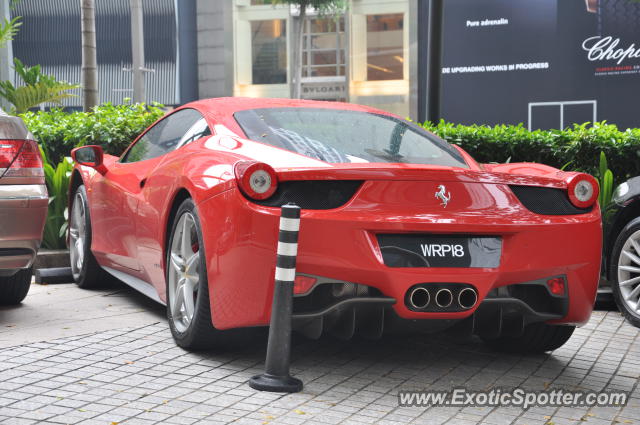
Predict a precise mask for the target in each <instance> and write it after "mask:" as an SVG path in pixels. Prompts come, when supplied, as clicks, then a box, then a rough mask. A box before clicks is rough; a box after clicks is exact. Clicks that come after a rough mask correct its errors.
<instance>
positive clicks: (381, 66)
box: [367, 13, 404, 81]
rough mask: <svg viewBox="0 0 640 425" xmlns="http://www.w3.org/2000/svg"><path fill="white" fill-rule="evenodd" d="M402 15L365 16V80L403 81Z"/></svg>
mask: <svg viewBox="0 0 640 425" xmlns="http://www.w3.org/2000/svg"><path fill="white" fill-rule="evenodd" d="M403 27H404V15H403V14H402V13H396V14H390V15H368V16H367V80H369V81H378V80H403V79H404V34H403Z"/></svg>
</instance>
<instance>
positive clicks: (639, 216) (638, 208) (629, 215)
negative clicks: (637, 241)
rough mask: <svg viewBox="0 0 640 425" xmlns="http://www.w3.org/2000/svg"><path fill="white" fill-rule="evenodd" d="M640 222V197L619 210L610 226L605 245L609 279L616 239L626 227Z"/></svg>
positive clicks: (608, 277)
mask: <svg viewBox="0 0 640 425" xmlns="http://www.w3.org/2000/svg"><path fill="white" fill-rule="evenodd" d="M637 222H640V198H635V199H634V200H633V201H632V202H631V203H629V204H627V205H625V206H624V207H623V208H622V210H621V211H620V212H619V214H618V216H617V217H616V218H615V221H614V222H613V224H612V225H611V227H610V230H609V232H608V233H609V235H608V236H607V241H606V246H605V262H604V263H605V267H606V277H607V279H609V280H610V279H611V278H612V276H611V269H612V266H611V261H612V260H613V254H614V252H613V250H614V248H615V245H616V241H617V240H618V237H619V236H620V234H621V233H622V232H624V231H625V229H626V228H628V227H629V226H632V225H634V224H636V223H637Z"/></svg>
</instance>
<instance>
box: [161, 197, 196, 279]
mask: <svg viewBox="0 0 640 425" xmlns="http://www.w3.org/2000/svg"><path fill="white" fill-rule="evenodd" d="M186 199H193V196H191V193H190V192H189V191H188V190H187V189H185V188H180V189H178V190H177V191H176V193H175V194H174V196H173V199H172V200H171V202H170V203H169V209H168V213H167V216H166V219H165V223H164V230H165V231H164V234H163V236H162V238H163V241H162V246H163V247H164V252H163V253H162V258H163V259H164V258H166V255H167V250H168V249H169V233H170V232H171V226H172V224H173V220H174V219H175V216H176V213H177V212H178V208H180V204H182V203H183V202H184V201H185V200H186ZM163 261H164V260H163ZM166 267H167V265H166V264H164V267H163V269H164V271H165V273H166Z"/></svg>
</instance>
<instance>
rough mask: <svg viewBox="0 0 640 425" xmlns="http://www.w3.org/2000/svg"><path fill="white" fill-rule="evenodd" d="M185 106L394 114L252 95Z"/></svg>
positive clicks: (216, 109)
mask: <svg viewBox="0 0 640 425" xmlns="http://www.w3.org/2000/svg"><path fill="white" fill-rule="evenodd" d="M184 107H192V108H196V109H199V110H200V111H202V112H208V113H214V114H216V115H218V114H220V113H224V114H226V115H233V114H234V113H236V112H238V111H244V110H247V109H261V108H322V109H335V110H346V111H361V112H372V113H376V114H383V115H393V114H390V113H388V112H385V111H382V110H380V109H376V108H371V107H369V106H363V105H354V104H352V103H344V102H327V101H319V100H300V99H277V98H252V97H217V98H212V99H203V100H199V101H196V102H191V103H188V104H186V105H184Z"/></svg>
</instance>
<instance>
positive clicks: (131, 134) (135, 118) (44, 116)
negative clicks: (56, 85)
mask: <svg viewBox="0 0 640 425" xmlns="http://www.w3.org/2000/svg"><path fill="white" fill-rule="evenodd" d="M161 107H162V105H159V104H154V105H145V104H133V105H118V106H116V105H112V104H109V103H107V104H104V105H101V106H97V107H95V108H94V109H93V110H92V111H91V112H71V113H67V112H64V111H63V110H62V109H52V110H50V111H40V112H26V113H24V114H22V115H21V117H22V119H23V120H24V121H25V123H26V125H27V127H28V128H29V130H31V132H32V133H33V134H34V136H35V138H36V140H37V141H38V142H39V143H40V145H41V146H42V148H43V150H44V151H45V153H46V155H47V157H48V159H49V162H50V164H51V165H52V166H57V164H59V163H60V162H61V161H62V160H63V158H64V157H66V156H69V154H70V152H71V149H73V148H75V147H78V146H84V145H100V146H102V148H103V149H104V151H105V152H106V153H109V154H112V155H120V154H121V153H122V152H123V151H124V150H125V148H126V147H127V146H129V144H130V143H131V142H132V141H133V140H134V139H135V138H136V137H137V136H138V135H139V134H140V133H142V131H144V130H145V129H146V128H147V127H148V126H149V125H151V124H152V123H153V122H155V121H156V120H157V119H158V118H160V117H161V116H162V115H163V114H164V111H163V110H162V109H161Z"/></svg>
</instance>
